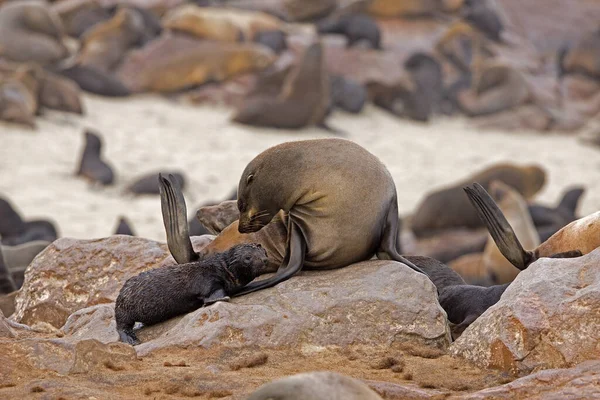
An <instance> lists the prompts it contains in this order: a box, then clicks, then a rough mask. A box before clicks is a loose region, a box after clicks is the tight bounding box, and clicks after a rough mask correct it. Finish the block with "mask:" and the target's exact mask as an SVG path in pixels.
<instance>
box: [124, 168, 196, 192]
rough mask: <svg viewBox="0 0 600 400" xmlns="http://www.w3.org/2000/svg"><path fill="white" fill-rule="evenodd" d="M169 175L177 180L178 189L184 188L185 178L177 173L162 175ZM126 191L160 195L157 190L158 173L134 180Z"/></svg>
mask: <svg viewBox="0 0 600 400" xmlns="http://www.w3.org/2000/svg"><path fill="white" fill-rule="evenodd" d="M164 174H171V175H173V176H174V177H175V179H177V181H178V184H179V187H180V188H181V189H184V188H185V177H184V176H183V174H180V173H178V172H171V173H168V172H167V173H164ZM127 191H128V192H130V193H134V194H160V190H159V188H158V172H155V173H150V174H146V175H144V176H142V177H140V178H138V179H136V180H135V182H133V183H132V184H131V185H129V186H128V187H127Z"/></svg>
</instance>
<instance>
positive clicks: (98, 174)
mask: <svg viewBox="0 0 600 400" xmlns="http://www.w3.org/2000/svg"><path fill="white" fill-rule="evenodd" d="M101 151H102V140H101V139H100V136H98V135H97V134H95V133H94V132H92V131H86V132H85V148H84V149H83V154H82V156H81V160H80V162H79V170H78V171H77V175H81V176H84V177H86V178H88V179H89V180H91V181H92V182H98V183H100V184H102V185H110V184H112V183H113V181H114V173H113V170H112V168H111V167H110V166H109V165H108V164H107V163H106V162H104V160H102V158H101V157H100V152H101Z"/></svg>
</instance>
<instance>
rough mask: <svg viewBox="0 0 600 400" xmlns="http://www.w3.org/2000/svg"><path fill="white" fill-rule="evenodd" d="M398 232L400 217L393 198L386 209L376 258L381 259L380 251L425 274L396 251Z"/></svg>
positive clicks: (398, 245)
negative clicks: (390, 204) (390, 205)
mask: <svg viewBox="0 0 600 400" xmlns="http://www.w3.org/2000/svg"><path fill="white" fill-rule="evenodd" d="M399 233H400V219H399V218H398V204H397V203H396V200H394V202H393V204H392V207H391V208H390V210H389V211H388V215H387V218H386V222H385V228H384V231H383V237H382V239H381V244H380V245H379V249H378V250H377V258H379V259H382V256H383V254H381V253H385V254H387V256H389V258H391V259H392V260H394V261H398V262H401V263H402V264H405V265H406V266H408V267H410V268H411V269H413V270H415V271H417V272H420V273H422V274H423V275H425V276H427V274H425V272H423V270H422V269H421V268H419V267H417V266H416V265H415V264H413V263H412V262H410V261H408V260H407V259H406V258H404V257H402V256H401V255H400V252H399V251H398V247H400V244H399V243H400V242H399V237H398V235H399Z"/></svg>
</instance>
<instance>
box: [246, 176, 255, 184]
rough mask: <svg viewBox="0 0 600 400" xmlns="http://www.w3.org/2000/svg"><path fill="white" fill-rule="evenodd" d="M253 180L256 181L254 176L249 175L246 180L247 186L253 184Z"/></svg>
mask: <svg viewBox="0 0 600 400" xmlns="http://www.w3.org/2000/svg"><path fill="white" fill-rule="evenodd" d="M252 180H254V174H250V175H248V177H247V178H246V185H249V184H250V182H252Z"/></svg>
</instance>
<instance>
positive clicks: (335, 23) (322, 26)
mask: <svg viewBox="0 0 600 400" xmlns="http://www.w3.org/2000/svg"><path fill="white" fill-rule="evenodd" d="M317 32H319V33H320V34H324V33H336V34H340V35H344V36H345V37H346V39H347V43H346V46H347V47H352V46H354V45H355V44H357V43H359V42H361V41H365V42H367V43H368V44H369V45H370V46H371V48H373V49H381V31H380V30H379V27H378V26H377V22H376V21H375V20H374V19H373V18H372V17H370V16H368V15H365V14H345V15H342V16H340V17H339V18H335V19H326V20H325V21H321V22H319V23H318V24H317Z"/></svg>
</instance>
